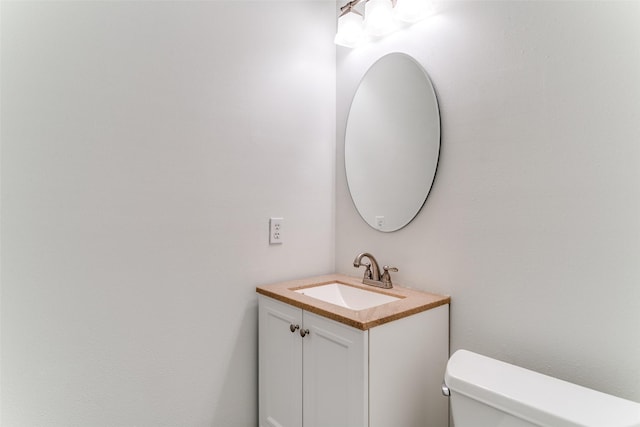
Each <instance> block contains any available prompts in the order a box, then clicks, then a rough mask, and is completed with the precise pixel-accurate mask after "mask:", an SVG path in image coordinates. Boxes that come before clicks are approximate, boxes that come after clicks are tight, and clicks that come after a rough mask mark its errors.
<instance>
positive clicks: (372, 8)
mask: <svg viewBox="0 0 640 427" xmlns="http://www.w3.org/2000/svg"><path fill="white" fill-rule="evenodd" d="M423 1H424V0H423ZM364 16H365V18H364V29H365V31H366V33H367V34H369V35H371V36H373V37H382V36H385V35H387V34H389V33H391V32H393V31H395V30H396V28H397V26H396V23H395V21H394V20H393V4H392V3H391V0H369V1H368V2H367V4H366V5H365V8H364Z"/></svg>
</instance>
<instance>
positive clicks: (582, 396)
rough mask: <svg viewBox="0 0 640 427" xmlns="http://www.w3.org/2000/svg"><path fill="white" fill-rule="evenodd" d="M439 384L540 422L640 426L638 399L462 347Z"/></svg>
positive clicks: (569, 426)
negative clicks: (551, 375) (559, 377)
mask: <svg viewBox="0 0 640 427" xmlns="http://www.w3.org/2000/svg"><path fill="white" fill-rule="evenodd" d="M445 384H446V385H447V387H448V388H449V389H450V390H451V395H452V396H453V397H454V398H455V393H459V394H461V395H464V396H467V397H469V398H471V399H474V400H477V401H479V402H481V403H484V404H486V405H489V406H492V407H494V408H496V409H499V410H501V411H503V412H506V413H508V414H511V415H514V416H516V417H519V418H522V419H524V420H527V421H530V422H534V423H537V424H539V425H541V426H553V427H576V426H579V427H603V426H606V427H640V404H638V403H635V402H632V401H630V400H625V399H621V398H619V397H615V396H611V395H609V394H605V393H601V392H599V391H595V390H592V389H588V388H586V387H582V386H579V385H576V384H572V383H569V382H566V381H562V380H560V379H557V378H553V377H549V376H547V375H543V374H540V373H538V372H534V371H530V370H528V369H524V368H521V367H519V366H515V365H511V364H509V363H505V362H501V361H499V360H495V359H491V358H489V357H486V356H482V355H480V354H476V353H472V352H470V351H467V350H458V351H456V352H455V353H454V354H453V356H451V358H450V359H449V362H448V363H447V369H446V372H445ZM454 405H455V404H454ZM454 419H455V406H454Z"/></svg>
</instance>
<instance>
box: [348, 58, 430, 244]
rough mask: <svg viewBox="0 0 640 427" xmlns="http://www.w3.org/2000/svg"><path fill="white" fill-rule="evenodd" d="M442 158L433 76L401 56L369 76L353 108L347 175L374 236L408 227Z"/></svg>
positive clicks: (379, 64) (373, 68) (376, 66)
mask: <svg viewBox="0 0 640 427" xmlns="http://www.w3.org/2000/svg"><path fill="white" fill-rule="evenodd" d="M439 153H440V113H439V111H438V101H437V99H436V94H435V91H434V89H433V86H432V84H431V81H430V80H429V76H428V75H427V73H426V71H425V70H424V68H422V66H421V65H420V64H418V63H417V62H416V61H415V60H414V59H413V58H411V57H410V56H408V55H405V54H403V53H391V54H389V55H386V56H383V57H382V58H380V59H379V60H378V61H377V62H376V63H374V64H373V65H372V66H371V68H369V70H368V71H367V72H366V74H365V75H364V77H363V78H362V81H361V82H360V85H359V86H358V90H357V91H356V94H355V96H354V98H353V101H352V103H351V109H350V110H349V117H348V118H347V129H346V134H345V156H344V157H345V159H344V161H345V169H346V174H347V183H348V186H349V191H350V192H351V198H352V199H353V202H354V204H355V206H356V209H357V210H358V213H359V214H360V216H361V217H362V218H363V219H364V220H365V221H366V222H367V224H369V225H370V226H371V227H373V228H375V229H376V230H380V231H385V232H390V231H396V230H399V229H401V228H402V227H404V226H405V225H407V224H408V223H409V222H411V220H412V219H413V218H414V217H415V216H416V215H417V214H418V212H419V211H420V209H421V208H422V205H424V202H425V201H426V199H427V196H428V195H429V191H430V190H431V186H432V184H433V179H434V177H435V173H436V168H437V165H438V156H439Z"/></svg>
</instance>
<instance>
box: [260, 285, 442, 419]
mask: <svg viewBox="0 0 640 427" xmlns="http://www.w3.org/2000/svg"><path fill="white" fill-rule="evenodd" d="M258 298H259V426H260V427H396V426H397V427H414V426H415V427H446V426H448V400H447V399H446V398H444V397H443V396H442V395H441V384H442V378H443V375H444V370H445V367H446V363H447V359H448V356H449V305H448V304H443V305H440V306H438V307H435V308H432V309H429V310H426V311H422V312H419V313H416V314H411V315H408V316H406V317H402V318H399V319H397V320H392V321H390V322H388V323H384V324H381V325H378V326H375V327H372V328H369V329H367V330H361V329H358V328H355V327H351V326H348V325H345V324H343V323H340V322H337V321H334V320H331V319H329V318H327V317H323V316H319V315H317V314H314V313H312V312H309V311H307V310H304V309H302V308H298V307H295V306H293V305H289V304H287V303H284V302H281V301H278V300H276V299H273V298H270V297H267V296H265V295H258ZM300 331H303V334H301V333H300ZM307 331H308V332H307ZM302 335H304V337H303V336H302Z"/></svg>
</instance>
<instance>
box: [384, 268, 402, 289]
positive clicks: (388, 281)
mask: <svg viewBox="0 0 640 427" xmlns="http://www.w3.org/2000/svg"><path fill="white" fill-rule="evenodd" d="M382 269H383V270H384V273H382V276H381V277H380V281H381V282H382V284H383V285H384V286H385V287H386V288H392V287H393V283H391V274H389V272H394V273H395V272H397V271H398V269H397V268H396V267H389V266H388V265H385V266H384V267H382Z"/></svg>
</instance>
